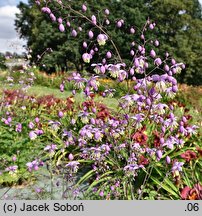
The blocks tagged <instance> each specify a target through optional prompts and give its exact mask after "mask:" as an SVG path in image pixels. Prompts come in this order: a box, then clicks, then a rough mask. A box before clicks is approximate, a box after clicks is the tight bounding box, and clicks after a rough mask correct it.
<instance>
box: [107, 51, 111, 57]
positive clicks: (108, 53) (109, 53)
mask: <svg viewBox="0 0 202 216" xmlns="http://www.w3.org/2000/svg"><path fill="white" fill-rule="evenodd" d="M111 57H112V53H111V52H110V51H108V52H107V54H106V58H108V59H110V58H111Z"/></svg>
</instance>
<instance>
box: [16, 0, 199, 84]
mask: <svg viewBox="0 0 202 216" xmlns="http://www.w3.org/2000/svg"><path fill="white" fill-rule="evenodd" d="M52 3H53V4H54V1H53V2H52ZM82 3H83V1H81V0H77V1H76V4H74V8H75V9H77V10H79V9H80V8H81V5H82ZM91 5H93V8H94V9H93V11H92V10H91ZM87 6H89V8H88V10H87V12H86V13H87V15H90V16H91V15H92V14H96V13H97V11H103V10H104V9H106V8H108V9H109V11H110V14H109V17H108V18H109V20H112V21H114V20H117V19H123V20H126V24H125V25H124V26H123V29H122V30H120V29H117V28H115V24H114V23H112V24H111V25H110V26H109V27H108V28H107V29H108V31H109V34H110V35H111V37H112V38H114V40H115V42H116V44H117V47H118V50H120V53H121V55H122V58H123V59H124V61H129V59H131V57H130V53H129V52H128V50H129V49H130V44H129V41H131V40H134V41H138V40H139V38H137V36H136V34H135V35H130V34H128V31H129V29H130V27H131V26H134V27H135V28H136V26H137V27H139V28H141V27H142V26H143V25H144V23H145V21H146V20H147V19H148V18H149V19H151V20H153V21H154V22H155V23H156V28H155V30H154V31H152V32H151V37H158V39H159V41H160V42H161V44H160V49H159V52H164V53H165V52H169V53H171V54H172V55H173V57H174V58H176V60H177V61H178V62H179V61H182V62H184V63H185V64H186V69H185V70H183V71H182V73H181V74H180V75H179V77H178V81H180V82H182V83H187V84H193V85H200V84H202V73H201V69H202V9H201V5H200V3H199V1H198V0H153V1H151V0H136V1H134V0H121V1H117V0H101V1H95V0H89V1H87ZM18 8H19V10H20V12H21V13H20V14H16V20H15V26H16V30H17V31H18V32H19V34H20V36H21V37H22V38H24V39H26V40H27V47H28V48H29V49H31V50H32V53H31V55H32V58H31V62H32V63H40V64H39V65H40V66H41V67H42V68H41V69H44V70H46V71H47V72H54V71H56V70H62V71H68V70H71V69H72V68H75V69H76V70H78V71H82V70H83V69H84V64H83V61H82V59H81V54H82V53H83V50H82V43H83V40H84V39H85V38H86V37H87V30H88V29H89V28H91V27H92V26H90V24H89V25H82V23H79V22H80V21H77V22H76V20H77V19H75V21H72V22H71V25H72V26H71V28H72V27H73V28H75V29H76V30H77V31H78V36H77V37H76V39H75V38H73V37H72V36H71V34H70V32H71V28H69V29H68V28H66V31H65V32H63V33H61V32H60V31H59V30H58V23H57V22H51V21H50V18H49V16H48V15H47V14H43V13H41V12H40V11H39V8H38V7H37V6H36V4H35V0H29V1H28V4H25V3H22V2H20V3H19V5H18ZM55 15H56V17H59V16H60V11H56V12H55ZM99 15H100V19H102V13H99ZM78 26H81V27H82V31H79V30H78ZM136 30H138V29H136ZM126 33H127V34H126ZM95 34H96V32H95ZM106 46H108V47H107V48H108V50H113V49H112V46H111V45H110V43H107V45H106ZM47 48H48V50H47ZM50 50H51V52H49V51H50ZM157 51H158V50H157ZM44 52H45V53H46V54H45V55H43V53H44ZM99 52H102V50H100V51H99ZM160 54H162V53H160ZM41 55H42V56H43V57H42V56H41ZM40 57H42V58H41V59H40ZM97 58H99V55H98V56H97ZM95 59H96V58H95ZM43 67H45V68H43ZM88 69H89V68H88Z"/></svg>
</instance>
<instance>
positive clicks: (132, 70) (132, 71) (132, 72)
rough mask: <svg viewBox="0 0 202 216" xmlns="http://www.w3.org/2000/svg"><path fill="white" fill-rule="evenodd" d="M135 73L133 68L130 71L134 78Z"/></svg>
mask: <svg viewBox="0 0 202 216" xmlns="http://www.w3.org/2000/svg"><path fill="white" fill-rule="evenodd" d="M134 73H135V71H134V69H133V68H131V69H130V75H131V76H133V75H134Z"/></svg>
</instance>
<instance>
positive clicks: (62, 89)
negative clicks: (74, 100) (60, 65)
mask: <svg viewBox="0 0 202 216" xmlns="http://www.w3.org/2000/svg"><path fill="white" fill-rule="evenodd" d="M64 88H65V87H64V84H63V83H62V84H60V91H61V92H63V91H64Z"/></svg>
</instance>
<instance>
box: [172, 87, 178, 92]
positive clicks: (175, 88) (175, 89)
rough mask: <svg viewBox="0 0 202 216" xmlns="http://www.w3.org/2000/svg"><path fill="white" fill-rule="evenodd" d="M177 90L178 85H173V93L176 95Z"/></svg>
mask: <svg viewBox="0 0 202 216" xmlns="http://www.w3.org/2000/svg"><path fill="white" fill-rule="evenodd" d="M177 90H178V87H177V85H173V86H172V91H173V92H174V93H176V92H177Z"/></svg>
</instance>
